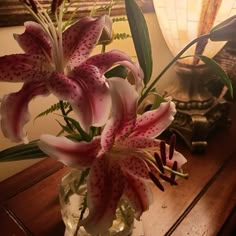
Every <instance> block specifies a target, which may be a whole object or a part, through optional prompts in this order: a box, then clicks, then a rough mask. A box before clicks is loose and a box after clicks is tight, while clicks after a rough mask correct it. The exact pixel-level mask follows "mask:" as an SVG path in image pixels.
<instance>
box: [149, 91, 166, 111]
mask: <svg viewBox="0 0 236 236" xmlns="http://www.w3.org/2000/svg"><path fill="white" fill-rule="evenodd" d="M152 94H153V95H154V96H155V99H154V101H153V104H152V108H151V110H154V109H157V108H158V107H159V106H160V105H161V103H162V102H165V99H164V98H163V96H161V95H160V94H158V93H157V92H153V93H152Z"/></svg>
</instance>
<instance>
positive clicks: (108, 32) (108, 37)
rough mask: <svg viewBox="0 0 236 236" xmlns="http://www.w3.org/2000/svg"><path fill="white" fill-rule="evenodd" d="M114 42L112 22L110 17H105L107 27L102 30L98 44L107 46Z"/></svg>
mask: <svg viewBox="0 0 236 236" xmlns="http://www.w3.org/2000/svg"><path fill="white" fill-rule="evenodd" d="M112 40H113V31H112V20H111V18H110V17H109V16H107V15H106V16H105V25H104V27H103V30H102V34H101V37H100V39H99V41H98V44H103V45H107V44H109V43H111V42H112Z"/></svg>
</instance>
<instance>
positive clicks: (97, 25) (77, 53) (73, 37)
mask: <svg viewBox="0 0 236 236" xmlns="http://www.w3.org/2000/svg"><path fill="white" fill-rule="evenodd" d="M104 25H105V16H102V17H99V18H98V19H94V18H91V17H84V18H83V19H81V20H80V21H78V22H77V23H75V24H74V25H72V26H70V27H69V28H68V29H67V30H65V31H64V33H63V48H64V57H65V63H67V62H68V61H69V64H70V66H71V67H72V68H73V67H75V66H78V65H79V64H80V63H82V62H83V61H84V60H85V59H87V58H88V56H89V54H90V53H91V51H92V49H93V48H94V47H95V46H96V44H97V42H98V40H99V37H100V36H101V33H102V29H103V27H104Z"/></svg>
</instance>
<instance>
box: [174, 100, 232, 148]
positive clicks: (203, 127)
mask: <svg viewBox="0 0 236 236" xmlns="http://www.w3.org/2000/svg"><path fill="white" fill-rule="evenodd" d="M177 103H178V102H177ZM188 105H189V103H188V102H187V103H186V106H188ZM229 108H230V106H229V103H228V102H226V101H225V100H224V99H216V98H215V99H214V101H213V104H212V105H211V107H209V108H206V109H202V110H196V109H195V110H182V109H178V108H177V113H176V116H175V119H174V121H173V122H172V124H171V126H170V128H169V129H170V131H171V132H175V133H177V134H178V135H179V136H180V137H181V138H182V139H183V140H184V142H185V143H186V144H187V146H188V147H189V148H190V150H191V151H192V152H202V151H204V150H205V149H206V147H207V138H208V136H209V134H210V133H211V132H213V130H214V129H216V128H219V127H222V126H227V125H229V123H230V121H229V119H228V114H229Z"/></svg>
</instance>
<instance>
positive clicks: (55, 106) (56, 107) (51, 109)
mask: <svg viewBox="0 0 236 236" xmlns="http://www.w3.org/2000/svg"><path fill="white" fill-rule="evenodd" d="M63 107H64V109H66V108H68V107H70V104H69V103H68V102H63ZM58 110H61V104H60V102H58V103H55V104H53V105H52V106H51V107H49V108H48V109H46V110H45V111H43V112H41V113H40V114H38V115H37V116H36V117H35V118H34V120H36V119H38V118H39V117H42V116H46V115H48V114H50V113H53V112H55V111H58Z"/></svg>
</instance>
